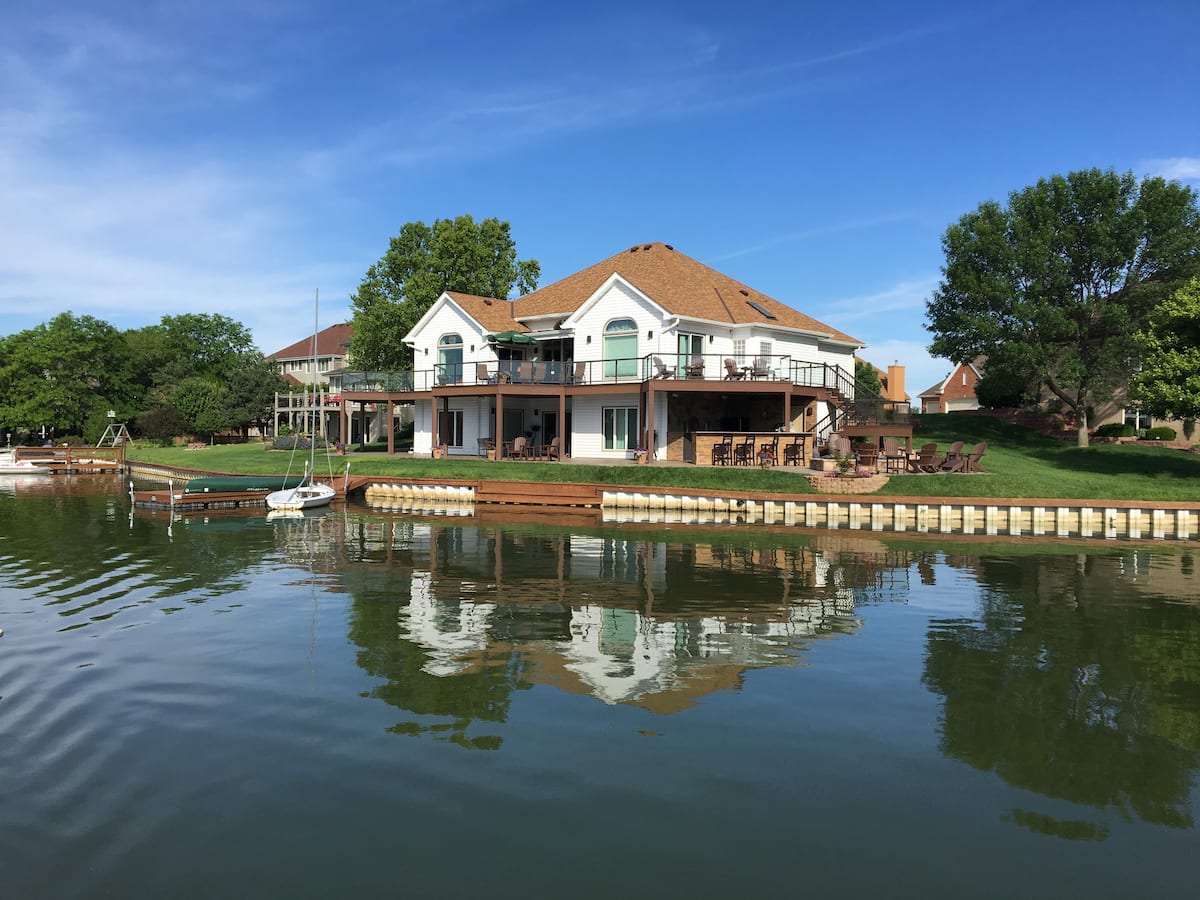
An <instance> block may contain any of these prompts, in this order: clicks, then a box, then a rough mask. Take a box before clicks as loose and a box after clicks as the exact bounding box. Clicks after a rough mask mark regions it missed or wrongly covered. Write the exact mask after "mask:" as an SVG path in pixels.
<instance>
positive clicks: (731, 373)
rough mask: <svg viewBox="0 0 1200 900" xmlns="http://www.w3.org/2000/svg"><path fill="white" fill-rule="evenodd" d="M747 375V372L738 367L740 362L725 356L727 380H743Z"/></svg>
mask: <svg viewBox="0 0 1200 900" xmlns="http://www.w3.org/2000/svg"><path fill="white" fill-rule="evenodd" d="M745 377H746V373H745V372H743V371H742V370H741V369H739V368H738V364H737V363H736V362H734V361H733V360H732V359H730V358H729V357H725V380H726V381H741V380H742V379H743V378H745Z"/></svg>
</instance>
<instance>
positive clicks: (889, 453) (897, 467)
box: [883, 438, 908, 474]
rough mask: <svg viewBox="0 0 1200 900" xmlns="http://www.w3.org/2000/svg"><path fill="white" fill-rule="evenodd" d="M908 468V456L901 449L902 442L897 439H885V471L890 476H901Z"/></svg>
mask: <svg viewBox="0 0 1200 900" xmlns="http://www.w3.org/2000/svg"><path fill="white" fill-rule="evenodd" d="M907 468H908V454H907V453H905V452H904V451H903V450H901V449H900V441H899V440H897V439H896V438H884V439H883V471H884V472H887V473H888V474H899V473H902V472H904V471H905V470H906V469H907Z"/></svg>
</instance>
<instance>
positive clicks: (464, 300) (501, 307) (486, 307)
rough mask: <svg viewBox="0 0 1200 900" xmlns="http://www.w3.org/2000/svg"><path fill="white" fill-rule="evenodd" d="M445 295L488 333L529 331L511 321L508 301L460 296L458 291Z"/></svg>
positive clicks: (467, 295) (448, 292) (466, 295)
mask: <svg viewBox="0 0 1200 900" xmlns="http://www.w3.org/2000/svg"><path fill="white" fill-rule="evenodd" d="M446 295H447V296H448V297H450V299H452V300H453V301H454V302H455V303H457V304H458V305H459V306H461V307H462V308H463V309H464V310H465V311H466V312H467V313H469V314H470V315H471V316H472V317H473V318H474V319H475V321H476V322H478V323H479V324H480V325H482V326H483V327H484V328H486V329H487V330H488V331H489V332H497V331H528V330H529V329H528V328H526V327H525V326H524V325H522V324H521V323H520V322H517V321H515V320H514V319H513V317H512V316H513V305H512V303H511V302H509V301H508V300H497V299H495V298H493V297H478V296H476V295H475V294H460V293H459V292H458V291H446Z"/></svg>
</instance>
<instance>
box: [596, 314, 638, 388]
mask: <svg viewBox="0 0 1200 900" xmlns="http://www.w3.org/2000/svg"><path fill="white" fill-rule="evenodd" d="M637 355H638V352H637V322H635V321H633V319H613V320H612V321H610V322H609V323H608V324H607V325H605V326H604V374H605V376H606V377H608V378H613V377H622V376H629V375H637V368H638V367H637V362H638V360H637Z"/></svg>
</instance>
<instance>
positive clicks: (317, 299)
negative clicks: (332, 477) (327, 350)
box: [309, 288, 322, 478]
mask: <svg viewBox="0 0 1200 900" xmlns="http://www.w3.org/2000/svg"><path fill="white" fill-rule="evenodd" d="M320 303H321V289H320V288H316V289H315V291H314V293H313V339H312V357H313V368H312V371H313V379H312V393H311V394H310V395H309V400H310V402H311V403H312V440H310V441H309V443H310V444H311V445H312V447H311V453H310V464H311V467H312V471H311V473H310V475H309V478H312V477H313V476H315V475H316V474H317V424H318V421H317V420H318V417H320V416H321V415H322V412H321V408H320V406H318V405H317V331H318V330H319V329H320V313H319V311H318V310H319V308H320Z"/></svg>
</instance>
